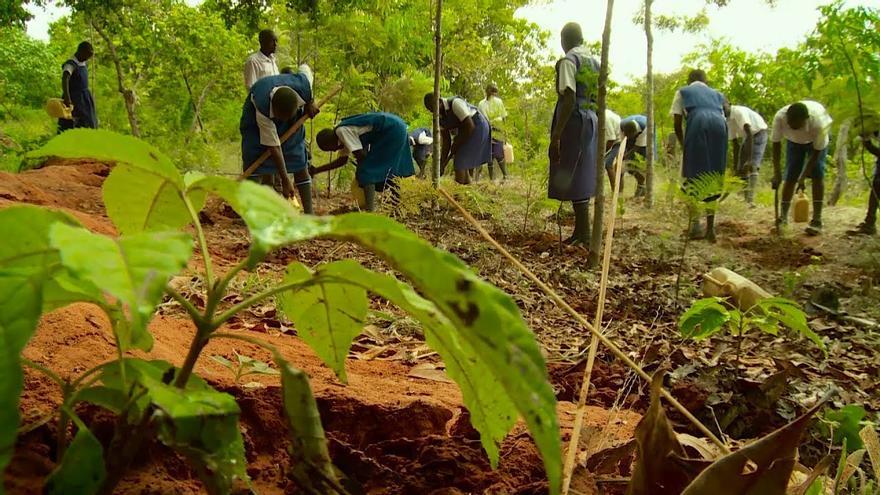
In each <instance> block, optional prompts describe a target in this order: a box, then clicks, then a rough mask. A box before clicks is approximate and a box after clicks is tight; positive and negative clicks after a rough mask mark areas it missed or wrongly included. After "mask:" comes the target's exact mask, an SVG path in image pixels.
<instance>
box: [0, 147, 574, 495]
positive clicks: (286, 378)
mask: <svg viewBox="0 0 880 495" xmlns="http://www.w3.org/2000/svg"><path fill="white" fill-rule="evenodd" d="M32 155H33V156H59V157H70V158H73V157H84V156H88V157H92V158H97V159H103V160H110V161H114V162H116V163H117V164H116V166H115V167H114V169H113V171H112V172H111V173H110V175H109V177H108V178H107V180H106V181H105V183H104V186H103V188H104V202H105V205H106V209H107V214H108V216H109V217H110V219H111V220H112V221H113V223H114V224H115V225H116V227H117V229H118V230H119V231H120V232H121V233H122V235H121V236H120V237H118V238H112V237H107V236H103V235H98V234H94V233H91V232H89V231H88V230H86V229H85V228H83V227H82V226H81V225H80V224H79V223H78V222H77V221H76V220H75V219H73V218H72V217H70V216H68V215H66V214H64V213H61V212H55V211H50V210H46V209H41V208H37V207H33V206H17V207H11V208H6V209H3V210H0V230H2V231H3V232H4V233H6V234H7V235H10V236H12V237H14V238H15V239H16V240H17V242H15V243H4V244H2V245H0V296H2V297H0V350H2V352H3V354H4V356H5V359H3V360H2V363H3V364H2V370H0V371H2V372H0V377H2V378H0V398H2V400H0V420H2V421H0V467H5V466H6V464H8V462H9V459H10V457H11V454H12V450H13V448H14V444H15V436H16V429H17V426H18V397H19V394H20V393H21V389H22V371H21V365H22V364H24V365H27V366H31V367H33V368H34V369H36V370H37V371H40V372H42V373H45V374H46V375H47V376H49V377H50V378H51V379H53V380H54V381H55V382H57V383H58V385H59V386H60V387H61V389H62V392H63V401H62V407H61V409H60V410H59V413H58V414H59V428H58V431H59V440H58V443H59V448H58V456H59V468H58V469H57V470H56V471H55V472H54V473H53V475H52V478H51V480H50V484H49V492H50V493H83V494H88V493H99V492H100V493H110V492H112V491H113V488H114V487H115V486H116V485H117V484H118V482H119V481H120V479H121V478H122V476H123V475H124V473H125V472H126V470H127V468H128V467H129V465H130V463H131V461H132V459H133V457H134V455H135V454H136V453H137V452H138V451H139V450H140V449H141V447H142V446H143V444H144V443H145V442H146V441H148V440H149V439H150V438H151V437H153V436H155V437H156V438H158V439H159V440H160V441H161V442H162V443H164V444H165V445H167V446H169V447H170V448H172V449H173V450H175V451H176V452H178V453H180V454H181V455H182V456H184V457H185V458H186V459H187V460H188V461H189V462H190V463H191V464H192V465H193V467H194V469H195V471H196V472H197V473H198V475H199V477H200V478H201V479H202V481H203V484H204V486H205V488H206V490H207V491H208V492H209V493H212V494H215V493H229V492H230V491H232V489H233V487H234V486H235V485H237V484H240V483H248V477H247V473H246V470H245V468H246V460H245V458H244V443H243V439H242V435H241V432H240V430H239V426H238V417H239V414H240V411H239V408H238V405H237V404H236V402H235V398H234V397H233V396H231V395H229V394H225V393H221V392H218V391H216V390H214V389H213V388H212V387H211V386H210V385H208V384H207V383H206V382H205V381H204V380H202V379H201V378H199V377H198V376H197V375H195V374H194V373H193V369H194V367H195V364H196V362H197V360H198V359H199V357H200V355H201V352H202V350H203V349H204V348H205V346H206V345H207V344H208V342H209V341H210V340H212V339H222V338H226V339H238V340H246V341H248V342H251V343H253V344H255V345H258V346H262V347H264V348H266V349H268V350H270V351H271V352H272V353H273V356H274V364H275V367H276V368H278V369H279V370H280V372H281V382H282V391H283V394H284V405H285V411H286V414H287V416H288V423H289V425H290V429H291V443H292V448H291V452H290V453H291V456H292V470H291V471H290V475H291V477H292V478H293V479H294V481H295V482H296V484H297V486H299V487H300V488H301V489H302V490H304V491H306V492H309V493H334V492H338V493H344V490H343V489H342V488H341V487H340V486H339V483H338V481H337V480H336V475H335V474H334V469H333V467H332V465H331V464H330V459H329V455H328V454H327V445H326V440H325V437H324V432H323V428H322V426H321V423H320V416H319V414H318V411H317V407H316V405H315V400H314V397H313V396H312V392H311V390H310V387H309V383H308V380H307V378H306V376H305V374H304V373H302V372H301V371H299V370H297V369H296V368H295V367H294V366H293V365H292V364H291V363H290V362H288V361H287V360H286V359H285V358H284V357H283V356H281V355H280V354H279V353H278V352H276V351H275V349H274V348H273V347H272V346H271V345H269V344H268V343H266V342H263V341H261V340H259V339H256V338H252V337H250V336H248V335H246V334H240V333H226V332H223V331H222V327H223V325H224V323H226V322H227V321H229V319H230V318H232V317H233V316H235V315H236V314H238V313H239V312H240V311H242V310H244V309H246V308H248V307H250V306H253V305H255V304H259V303H261V302H264V301H266V300H268V299H270V298H272V297H273V296H278V299H279V301H280V306H281V309H282V310H283V311H285V312H286V314H287V316H288V317H289V318H290V319H291V320H292V321H294V323H295V324H296V325H297V327H298V329H300V334H301V337H302V338H303V340H305V341H306V342H307V343H309V344H310V345H311V346H312V347H313V348H314V349H315V351H316V352H317V354H318V355H319V356H320V357H321V358H322V359H323V360H324V361H325V362H326V363H327V365H328V366H330V367H331V368H333V370H334V371H335V372H336V374H337V376H338V377H339V378H340V380H342V381H345V362H344V361H345V356H346V354H347V352H348V349H349V347H350V345H351V342H352V339H353V338H354V337H355V336H356V335H357V333H358V332H360V330H361V328H362V326H363V322H364V320H365V318H366V312H367V309H368V304H367V302H368V300H367V293H368V292H371V293H373V294H376V295H378V296H381V297H383V298H385V299H387V300H389V301H390V302H392V303H394V304H396V305H397V306H399V307H400V308H402V309H403V310H405V311H406V312H408V313H409V314H410V315H411V316H412V317H414V318H416V319H417V320H418V321H419V322H420V323H421V324H422V326H423V328H424V333H425V339H426V341H427V344H428V345H429V346H431V347H432V348H433V349H434V350H436V351H437V352H438V354H439V355H440V356H441V357H442V358H443V360H444V362H445V363H446V367H447V372H448V374H449V376H450V377H451V378H452V379H453V380H455V381H456V382H457V383H458V384H459V386H460V387H461V391H462V397H463V401H464V404H465V406H466V407H467V408H468V410H469V412H470V417H471V421H472V423H473V425H474V427H475V428H476V429H477V431H479V432H480V437H481V441H482V445H483V447H484V448H485V450H486V452H487V454H488V456H489V460H490V462H491V464H492V465H493V466H495V465H497V463H498V458H499V447H500V444H501V441H502V440H503V439H504V437H505V436H506V434H507V433H508V431H509V430H510V429H511V428H512V427H513V426H514V424H515V422H516V420H517V416H522V417H523V419H524V420H525V422H526V424H527V425H528V427H529V429H530V431H531V434H532V437H533V438H534V440H535V443H536V444H537V447H538V449H539V451H540V452H541V454H542V456H543V459H544V463H545V467H546V471H547V477H548V479H549V482H550V489H551V492H552V493H558V492H559V489H560V475H561V459H560V457H561V449H560V435H559V425H558V421H557V416H556V401H555V396H554V393H553V390H552V388H551V387H550V385H549V383H548V376H547V371H546V368H545V364H544V359H543V357H542V356H541V353H540V350H539V347H538V345H537V343H536V342H535V338H534V335H533V334H532V333H531V331H530V330H529V329H528V327H527V326H526V324H525V322H524V321H523V318H522V316H521V315H520V313H519V310H518V308H517V306H516V304H515V303H514V302H513V300H512V299H511V298H510V297H509V296H507V295H506V294H504V293H503V292H502V291H500V290H499V289H497V288H496V287H494V286H492V285H490V284H488V283H486V282H485V281H483V280H482V279H480V278H479V277H477V276H476V275H475V274H474V273H473V272H472V271H471V270H470V269H468V267H467V266H466V265H465V264H464V263H462V262H461V261H460V260H459V259H458V258H456V257H455V256H453V255H451V254H449V253H447V252H444V251H441V250H439V249H436V248H434V247H432V246H431V245H430V244H428V243H427V242H425V241H423V240H422V239H420V238H418V237H417V236H416V235H415V234H413V233H412V232H410V231H409V230H407V229H406V228H405V227H403V226H402V225H400V224H398V223H396V222H394V221H393V220H390V219H388V218H385V217H381V216H376V215H370V214H361V213H356V214H349V215H342V216H339V217H313V216H304V215H300V214H298V213H297V212H296V211H294V210H293V209H292V207H291V206H290V204H289V203H288V202H287V201H285V200H284V199H283V198H281V197H280V196H278V195H277V194H276V193H275V192H274V191H272V190H271V189H269V188H266V187H263V186H260V185H257V184H255V183H252V182H249V181H245V182H236V181H233V180H230V179H226V178H222V177H206V176H203V175H201V174H187V175H186V176H182V175H181V174H180V173H179V172H178V170H177V168H176V167H175V166H174V164H173V163H172V162H171V160H170V159H169V158H168V157H167V156H166V155H165V154H163V153H162V152H160V151H159V150H157V149H156V148H153V147H152V146H150V145H147V144H146V143H144V142H142V141H139V140H137V139H134V138H131V137H126V136H121V135H118V134H115V133H112V132H108V131H93V130H74V131H69V132H66V133H64V134H62V135H60V136H58V137H56V138H54V139H53V140H52V141H50V142H49V143H48V144H47V145H46V146H45V147H44V148H42V149H40V150H38V151H37V152H34V153H32ZM209 194H210V195H215V196H218V197H220V198H222V199H223V200H225V201H226V202H227V203H229V205H230V206H231V207H232V208H233V209H234V210H235V211H236V212H237V213H238V214H239V215H240V216H241V218H242V219H244V221H245V223H246V224H247V227H248V229H249V231H250V236H251V247H250V252H249V254H248V256H247V257H246V258H245V259H242V260H241V261H240V262H239V263H238V264H236V265H235V266H233V267H231V268H230V269H229V270H228V271H226V273H223V274H218V273H217V272H215V270H214V264H213V262H212V258H211V255H210V250H209V249H208V246H207V243H206V241H205V235H204V232H203V230H202V225H201V223H200V221H199V215H198V213H199V211H200V210H201V208H202V207H203V205H204V204H205V201H206V198H207V196H208V195H209ZM189 226H192V227H193V230H194V232H195V241H196V242H195V245H196V246H197V247H198V249H199V250H200V251H201V254H202V259H203V266H204V273H203V274H202V275H201V276H202V279H203V280H204V287H205V288H206V289H205V292H206V293H205V294H204V295H203V298H202V300H204V301H205V302H204V307H196V306H195V305H194V304H193V303H191V302H190V301H189V300H188V299H187V298H185V297H183V296H182V295H180V294H179V293H178V292H177V291H176V290H175V289H174V288H172V287H170V286H169V285H168V281H169V280H170V279H171V277H172V276H173V275H175V274H177V273H178V272H180V271H181V270H182V269H183V268H184V267H185V266H186V265H187V262H188V260H189V258H190V256H191V254H192V249H193V239H192V238H191V236H190V235H189V234H186V233H185V232H184V231H183V229H185V228H187V227H189ZM319 237H320V238H328V239H336V240H339V241H347V242H354V243H356V244H359V245H360V246H362V247H364V248H366V249H368V250H370V251H372V252H373V253H375V254H377V255H378V256H380V257H381V258H383V259H384V260H385V261H386V262H387V263H388V265H389V266H390V267H391V268H393V269H394V270H396V271H397V272H398V273H400V274H402V275H403V277H404V278H405V280H406V281H402V280H399V279H397V278H395V277H393V276H391V275H387V274H383V273H378V272H373V271H370V270H367V269H366V268H364V267H362V266H361V265H360V264H358V263H357V262H355V261H353V260H345V261H339V262H334V263H328V264H326V265H320V266H318V267H317V268H315V269H314V270H310V269H308V268H306V267H305V266H304V265H302V264H300V263H293V264H291V265H290V266H289V267H288V269H287V274H286V276H285V277H284V280H282V281H281V282H280V283H277V284H273V285H272V286H271V287H268V288H266V289H265V290H260V291H259V292H257V293H256V294H253V295H250V296H248V297H247V298H245V300H243V301H241V302H240V303H237V304H234V305H233V306H231V307H229V308H221V303H222V301H223V299H224V296H225V295H226V293H227V288H228V287H229V285H230V283H231V282H232V281H233V280H234V279H235V278H236V277H237V275H238V274H240V273H242V272H246V271H252V270H254V269H255V268H256V267H257V266H258V265H259V263H260V262H261V261H262V260H263V258H264V257H265V256H266V255H267V254H268V253H269V252H270V251H272V250H274V249H277V248H279V247H281V246H285V245H289V244H293V243H297V242H304V241H308V240H311V239H315V238H319ZM164 294H168V295H170V297H172V298H173V299H174V300H176V301H177V302H178V303H179V304H180V305H181V306H182V307H183V308H184V309H185V311H186V312H187V314H188V315H189V317H190V318H191V319H192V321H193V323H194V325H195V328H196V331H195V335H194V337H193V341H192V344H191V346H190V348H189V350H188V353H187V355H186V358H185V360H184V362H183V365H182V366H181V367H179V368H178V367H175V366H172V365H171V364H169V363H165V362H161V361H146V360H142V359H135V358H130V357H125V353H126V351H128V350H130V349H141V350H145V351H148V350H149V349H150V348H151V347H152V343H153V339H152V336H151V335H150V332H149V327H148V324H149V322H150V319H151V318H152V316H153V312H154V309H155V307H156V305H157V304H158V303H159V302H160V301H161V300H162V298H163V296H164ZM76 301H88V302H92V303H94V304H97V305H98V306H99V307H100V308H101V309H103V310H104V312H105V313H107V315H108V317H109V318H110V321H111V325H112V331H113V335H114V338H115V341H116V347H117V351H118V358H117V359H115V360H113V361H110V362H107V363H103V364H101V365H99V366H96V367H95V368H93V369H90V370H87V371H86V372H84V373H83V374H82V375H80V376H78V377H75V378H73V379H70V380H64V379H61V378H60V377H59V376H58V375H57V374H56V373H54V372H53V371H52V370H50V369H47V368H45V367H43V366H42V365H40V364H38V363H33V362H30V361H27V360H25V359H22V358H21V357H20V353H21V350H22V349H23V348H24V347H25V345H26V344H27V342H28V340H29V339H30V337H31V335H32V334H33V332H34V330H35V329H36V325H37V321H38V319H39V317H40V315H41V314H42V313H43V312H45V311H49V310H52V309H54V308H58V307H61V306H64V305H66V304H70V303H72V302H76ZM79 402H90V403H93V404H97V405H99V406H101V407H104V408H106V409H108V410H110V411H112V412H113V413H115V414H117V415H118V417H119V420H118V421H117V423H116V425H117V426H116V429H115V431H114V435H113V439H112V440H111V442H110V445H109V447H108V448H107V452H108V455H106V456H105V455H104V453H103V452H102V451H100V444H98V443H97V442H95V441H93V438H92V437H91V433H89V430H88V428H87V427H86V425H85V424H84V423H83V422H82V421H81V420H80V419H79V418H78V417H77V416H76V411H75V406H76V404H78V403H79ZM71 421H72V422H73V424H74V426H75V427H76V428H75V429H76V435H75V437H74V440H73V442H72V443H70V444H69V445H68V442H67V439H66V438H65V437H66V432H67V430H68V427H69V423H70V422H71ZM74 466H75V468H74ZM84 476H87V477H88V479H87V480H84V479H83V477H84Z"/></svg>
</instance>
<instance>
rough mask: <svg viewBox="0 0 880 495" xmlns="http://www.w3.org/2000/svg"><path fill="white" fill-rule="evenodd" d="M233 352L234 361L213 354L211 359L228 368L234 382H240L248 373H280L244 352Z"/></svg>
mask: <svg viewBox="0 0 880 495" xmlns="http://www.w3.org/2000/svg"><path fill="white" fill-rule="evenodd" d="M232 352H233V353H235V361H230V360H229V359H226V358H225V357H223V356H218V355H213V356H211V359H213V360H214V361H215V362H217V363H219V364H220V365H222V366H224V367H226V368H228V369H229V370H230V371H232V373H233V374H234V375H235V383H236V384H238V383H241V379H242V378H244V377H246V376H248V375H276V376H277V375H280V374H281V372H280V371H278V370H276V369H275V368H273V367H271V366H269V363H267V362H264V361H260V360H258V359H254V358H252V357H250V356H245V355H244V354H239V353H238V351H235V350H233V351H232Z"/></svg>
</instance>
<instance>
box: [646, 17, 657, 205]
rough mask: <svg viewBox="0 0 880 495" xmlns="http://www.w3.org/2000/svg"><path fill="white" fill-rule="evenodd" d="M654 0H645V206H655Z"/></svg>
mask: <svg viewBox="0 0 880 495" xmlns="http://www.w3.org/2000/svg"><path fill="white" fill-rule="evenodd" d="M653 3H654V0H645V38H646V40H647V45H648V46H647V55H648V57H647V58H648V67H647V73H646V75H645V113H646V114H647V117H648V119H647V120H648V128H647V129H645V131H646V132H647V133H648V134H647V137H648V149H647V157H646V158H645V206H647V207H648V208H651V207H652V206H654V154H655V153H656V151H655V150H654V142H655V139H656V137H655V136H654V31H653V28H652V26H651V6H652V4H653Z"/></svg>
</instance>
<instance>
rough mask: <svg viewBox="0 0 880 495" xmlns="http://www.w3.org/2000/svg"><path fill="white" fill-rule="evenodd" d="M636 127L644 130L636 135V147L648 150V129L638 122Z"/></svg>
mask: <svg viewBox="0 0 880 495" xmlns="http://www.w3.org/2000/svg"><path fill="white" fill-rule="evenodd" d="M636 125H637V126H639V129H642V131H641V132H640V133H638V134H637V135H636V143H635V145H636V146H638V147H639V148H647V147H648V128H647V127H644V128H643V127H642V125H641V124H639V123H638V122H636Z"/></svg>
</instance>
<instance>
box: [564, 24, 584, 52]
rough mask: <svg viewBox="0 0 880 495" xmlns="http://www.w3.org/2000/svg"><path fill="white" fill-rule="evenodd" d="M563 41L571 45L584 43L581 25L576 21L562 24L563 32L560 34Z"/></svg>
mask: <svg viewBox="0 0 880 495" xmlns="http://www.w3.org/2000/svg"><path fill="white" fill-rule="evenodd" d="M559 37H560V38H561V39H562V42H563V43H565V44H566V45H569V46H580V45H582V44H584V33H583V31H581V25H580V24H578V23H576V22H569V23H568V24H566V25H565V26H562V33H561V34H560V36H559Z"/></svg>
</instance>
